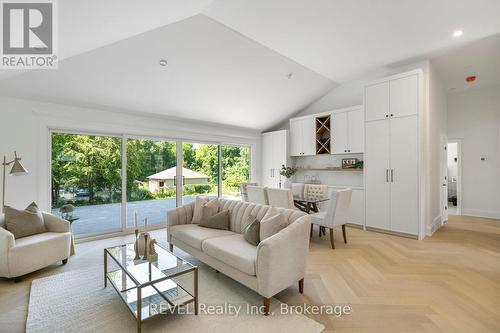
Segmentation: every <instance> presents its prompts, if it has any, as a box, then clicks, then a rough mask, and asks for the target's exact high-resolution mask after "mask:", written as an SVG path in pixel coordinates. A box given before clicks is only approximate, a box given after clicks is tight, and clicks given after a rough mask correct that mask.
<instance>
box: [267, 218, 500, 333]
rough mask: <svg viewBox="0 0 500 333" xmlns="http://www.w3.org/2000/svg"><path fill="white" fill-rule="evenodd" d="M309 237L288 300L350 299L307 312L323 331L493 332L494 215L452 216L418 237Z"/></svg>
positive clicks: (496, 315) (499, 311) (498, 254)
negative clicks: (300, 283)
mask: <svg viewBox="0 0 500 333" xmlns="http://www.w3.org/2000/svg"><path fill="white" fill-rule="evenodd" d="M314 234H315V235H314V238H313V240H312V241H311V246H310V249H311V250H310V256H309V265H308V266H309V267H308V274H307V276H306V281H305V292H304V295H300V294H298V293H297V292H295V290H293V289H288V290H286V291H284V292H282V293H281V294H280V295H278V297H277V298H278V299H280V300H281V301H282V302H285V303H287V304H300V303H303V302H307V303H313V304H325V303H326V304H349V305H351V307H352V314H351V315H349V316H345V317H342V318H335V317H332V316H316V317H314V316H312V317H313V318H314V319H316V320H317V321H319V322H321V323H323V324H324V325H325V326H326V328H327V330H326V331H327V332H328V331H331V332H468V333H469V332H481V333H486V332H500V221H498V220H488V219H480V218H471V217H451V218H450V221H449V222H447V223H446V224H445V226H443V227H442V228H441V229H439V230H438V231H437V232H436V233H435V234H434V235H433V236H432V237H429V238H426V239H425V240H423V241H417V240H411V239H405V238H400V237H395V236H389V235H384V234H379V233H374V232H364V231H362V230H356V229H352V228H349V229H348V244H347V245H344V244H343V243H342V242H341V239H342V235H341V233H340V230H337V231H336V233H335V239H336V250H330V249H329V247H328V245H329V243H328V237H323V238H322V239H321V240H320V239H319V238H318V235H317V233H316V232H315V233H314Z"/></svg>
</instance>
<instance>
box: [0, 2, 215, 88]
mask: <svg viewBox="0 0 500 333" xmlns="http://www.w3.org/2000/svg"><path fill="white" fill-rule="evenodd" d="M57 3H58V18H59V20H58V25H59V29H58V30H59V36H58V38H59V43H58V44H59V52H58V53H59V54H58V56H59V59H66V58H68V57H71V56H74V55H77V54H81V53H84V52H87V51H90V50H94V49H96V48H98V47H101V46H105V45H108V44H111V43H114V42H117V41H120V40H123V39H125V38H128V37H131V36H135V35H138V34H140V33H143V32H146V31H149V30H152V29H155V28H159V27H162V26H165V25H167V24H170V23H173V22H177V21H180V20H183V19H185V18H188V17H191V16H193V15H196V14H199V13H201V12H202V11H203V10H204V9H205V8H207V6H208V5H210V4H211V3H212V0H189V1H186V0H148V1H147V2H146V3H144V2H143V1H137V0H120V1H119V2H117V1H116V0H64V1H58V2H57ZM15 74H16V71H11V70H9V71H5V70H4V71H0V79H1V78H3V77H8V76H12V75H15Z"/></svg>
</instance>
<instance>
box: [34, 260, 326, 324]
mask: <svg viewBox="0 0 500 333" xmlns="http://www.w3.org/2000/svg"><path fill="white" fill-rule="evenodd" d="M186 259H188V260H189V261H191V262H193V264H195V265H198V266H199V293H200V303H204V304H207V305H216V306H218V308H219V309H220V306H221V305H222V306H224V305H225V304H226V305H229V304H230V305H235V306H238V307H240V308H241V309H242V310H241V312H240V313H239V314H238V315H235V313H234V311H233V312H232V313H226V314H208V313H207V312H205V313H200V314H199V315H197V316H195V315H192V314H168V315H167V314H165V315H159V316H157V317H155V318H152V319H150V320H147V321H145V322H144V323H143V326H142V331H143V332H147V333H157V332H158V333H159V332H211V333H215V332H239V333H242V332H252V333H260V332H262V333H263V332H304V333H305V332H311V333H318V332H321V331H323V329H324V326H323V325H321V324H319V323H318V322H316V321H314V320H312V319H310V318H307V317H306V316H304V315H301V314H282V313H281V311H280V306H281V303H280V302H279V301H278V300H276V299H271V313H273V315H270V316H267V317H266V316H263V315H260V314H248V313H246V310H245V309H246V307H247V305H255V306H260V305H262V297H260V295H258V294H257V293H255V292H253V291H252V290H250V289H248V288H246V287H244V286H242V285H241V284H239V283H238V282H236V281H234V280H232V279H230V278H228V277H226V276H225V275H223V274H217V273H215V271H214V270H213V269H212V268H210V267H208V266H206V265H205V264H203V263H201V262H199V261H197V260H196V259H194V258H193V257H189V258H186ZM102 274H103V268H102V266H101V267H98V266H97V267H93V268H88V269H79V270H74V271H70V272H66V273H61V274H57V275H53V276H50V277H46V278H41V279H37V280H34V281H33V282H32V285H31V293H30V301H29V309H28V319H27V322H26V332H28V333H38V332H135V331H136V322H135V319H134V318H133V317H132V314H131V313H130V311H129V310H128V308H127V306H126V305H125V304H124V303H123V301H122V300H121V298H120V296H119V295H118V294H117V292H116V291H115V290H114V288H113V287H112V286H111V285H110V284H109V283H108V287H107V288H105V289H104V288H103V276H102ZM226 309H227V308H226Z"/></svg>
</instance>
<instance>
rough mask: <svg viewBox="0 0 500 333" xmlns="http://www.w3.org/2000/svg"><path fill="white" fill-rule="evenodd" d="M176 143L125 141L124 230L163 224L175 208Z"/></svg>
mask: <svg viewBox="0 0 500 333" xmlns="http://www.w3.org/2000/svg"><path fill="white" fill-rule="evenodd" d="M176 165H177V160H176V148H175V141H159V140H145V139H127V191H126V198H127V228H131V227H133V226H134V225H135V220H137V221H138V222H137V223H138V225H141V226H142V225H143V224H144V223H145V221H144V219H145V218H147V222H148V224H149V225H150V226H153V225H159V224H162V223H165V221H166V219H167V212H168V211H169V210H171V209H174V208H175V207H176V189H175V178H176V177H175V175H176Z"/></svg>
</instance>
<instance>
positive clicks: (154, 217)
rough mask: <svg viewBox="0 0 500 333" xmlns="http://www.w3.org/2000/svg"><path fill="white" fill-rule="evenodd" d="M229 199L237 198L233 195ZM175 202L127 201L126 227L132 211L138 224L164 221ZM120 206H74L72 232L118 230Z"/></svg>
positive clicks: (188, 199)
mask: <svg viewBox="0 0 500 333" xmlns="http://www.w3.org/2000/svg"><path fill="white" fill-rule="evenodd" d="M224 197H225V198H226V197H228V196H224ZM195 198H196V197H194V196H186V197H183V203H184V204H189V203H191V202H193V201H194V200H195ZM228 198H229V197H228ZM230 199H236V200H239V198H234V197H230ZM175 204H176V202H175V198H168V199H158V200H144V201H134V202H129V203H127V227H133V226H134V213H137V219H138V220H139V225H140V226H142V225H143V224H144V222H143V220H144V218H145V217H147V218H148V224H161V223H166V221H167V212H168V211H169V210H171V209H174V208H175ZM121 207H122V205H121V203H114V204H105V205H94V206H81V207H76V208H75V211H74V213H73V215H75V216H79V217H80V219H79V220H77V221H74V222H73V224H72V225H71V228H72V230H73V233H74V234H75V235H83V234H96V233H104V232H110V231H120V230H121ZM52 213H53V214H54V215H57V216H60V215H61V214H60V213H59V209H53V210H52Z"/></svg>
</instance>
